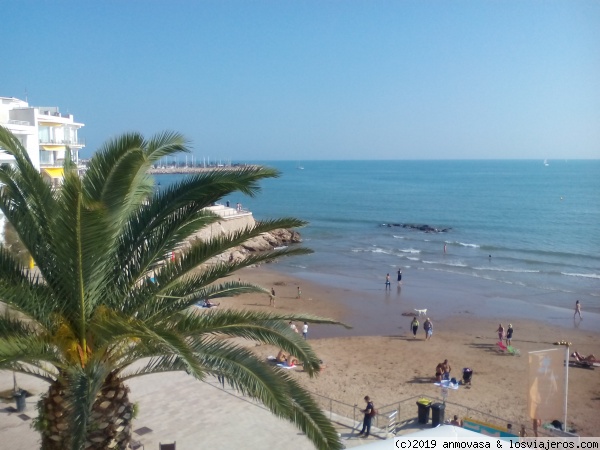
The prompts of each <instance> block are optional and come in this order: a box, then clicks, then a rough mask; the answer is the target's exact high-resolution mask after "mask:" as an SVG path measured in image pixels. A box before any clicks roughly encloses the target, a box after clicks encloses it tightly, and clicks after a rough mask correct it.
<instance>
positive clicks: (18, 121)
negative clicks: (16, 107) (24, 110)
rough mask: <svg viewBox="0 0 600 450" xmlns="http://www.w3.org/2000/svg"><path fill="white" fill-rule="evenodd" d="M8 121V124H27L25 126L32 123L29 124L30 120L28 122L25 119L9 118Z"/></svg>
mask: <svg viewBox="0 0 600 450" xmlns="http://www.w3.org/2000/svg"><path fill="white" fill-rule="evenodd" d="M8 123H9V124H10V125H25V126H27V127H30V126H32V125H31V122H28V121H26V120H9V121H8Z"/></svg>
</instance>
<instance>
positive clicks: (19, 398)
mask: <svg viewBox="0 0 600 450" xmlns="http://www.w3.org/2000/svg"><path fill="white" fill-rule="evenodd" d="M13 397H14V399H15V402H17V412H23V411H25V399H26V398H27V392H25V391H24V390H23V389H19V390H17V391H16V392H15V393H14V394H13Z"/></svg>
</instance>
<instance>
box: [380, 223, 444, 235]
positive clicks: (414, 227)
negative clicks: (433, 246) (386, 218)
mask: <svg viewBox="0 0 600 450" xmlns="http://www.w3.org/2000/svg"><path fill="white" fill-rule="evenodd" d="M381 226H382V227H388V228H391V227H400V228H408V229H411V230H417V231H423V232H424V233H447V232H448V231H450V230H451V229H452V228H435V227H432V226H431V225H427V224H416V223H382V224H381Z"/></svg>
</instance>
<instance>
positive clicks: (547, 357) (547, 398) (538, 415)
mask: <svg viewBox="0 0 600 450" xmlns="http://www.w3.org/2000/svg"><path fill="white" fill-rule="evenodd" d="M564 405H565V350H564V348H562V347H560V348H553V349H550V350H541V351H537V352H529V408H528V409H529V417H531V418H532V419H540V420H542V421H545V420H555V419H559V418H562V417H563V416H564Z"/></svg>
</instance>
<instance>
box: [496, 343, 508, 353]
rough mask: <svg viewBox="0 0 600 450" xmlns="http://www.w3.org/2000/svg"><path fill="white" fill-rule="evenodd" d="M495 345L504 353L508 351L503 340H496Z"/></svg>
mask: <svg viewBox="0 0 600 450" xmlns="http://www.w3.org/2000/svg"><path fill="white" fill-rule="evenodd" d="M496 345H497V346H498V349H500V351H501V352H502V353H506V352H507V351H508V348H507V347H506V345H504V342H502V341H498V342H496Z"/></svg>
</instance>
